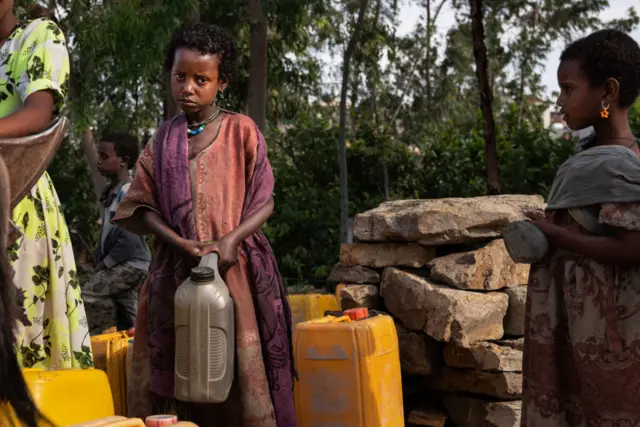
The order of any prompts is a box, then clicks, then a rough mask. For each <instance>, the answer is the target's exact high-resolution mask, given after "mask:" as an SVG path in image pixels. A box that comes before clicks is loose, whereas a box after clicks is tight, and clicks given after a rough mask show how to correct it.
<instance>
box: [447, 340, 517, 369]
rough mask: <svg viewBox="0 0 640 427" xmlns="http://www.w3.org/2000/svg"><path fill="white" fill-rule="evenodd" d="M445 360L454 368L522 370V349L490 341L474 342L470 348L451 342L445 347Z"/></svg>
mask: <svg viewBox="0 0 640 427" xmlns="http://www.w3.org/2000/svg"><path fill="white" fill-rule="evenodd" d="M444 361H445V363H446V364H447V365H448V366H451V367H452V368H461V369H475V370H480V371H506V372H521V371H522V351H520V350H515V349H513V348H511V347H501V346H499V345H497V344H493V343H490V342H479V343H474V344H471V347H469V348H464V347H459V346H457V345H456V344H454V343H449V344H447V346H446V347H445V349H444Z"/></svg>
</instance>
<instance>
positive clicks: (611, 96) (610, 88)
mask: <svg viewBox="0 0 640 427" xmlns="http://www.w3.org/2000/svg"><path fill="white" fill-rule="evenodd" d="M603 86H604V93H605V95H604V101H606V102H607V103H609V104H611V105H615V104H617V102H618V98H619V97H620V82H619V81H618V80H617V79H614V78H612V77H611V78H608V79H607V80H605V82H604V85H603Z"/></svg>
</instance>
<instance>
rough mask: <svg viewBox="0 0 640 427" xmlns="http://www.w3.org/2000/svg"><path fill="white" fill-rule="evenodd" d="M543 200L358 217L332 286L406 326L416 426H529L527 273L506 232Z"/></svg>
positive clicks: (425, 205)
mask: <svg viewBox="0 0 640 427" xmlns="http://www.w3.org/2000/svg"><path fill="white" fill-rule="evenodd" d="M543 209H544V202H543V199H542V198H541V197H539V196H520V195H504V196H489V197H478V198H470V199H439V200H405V201H394V202H387V203H383V204H382V205H380V206H379V207H378V208H376V209H373V210H371V211H368V212H365V213H363V214H361V215H358V216H356V218H355V221H354V237H355V238H356V239H357V242H358V243H354V244H349V245H343V246H342V247H341V249H340V263H339V264H338V265H336V266H335V268H334V269H333V271H332V273H331V276H330V278H329V280H330V281H331V282H334V283H337V282H340V283H345V284H347V285H348V286H347V287H345V288H344V289H342V291H341V297H342V301H343V307H344V308H352V307H368V308H373V309H379V310H383V311H386V312H388V313H390V314H391V315H393V316H394V317H395V319H396V326H397V331H398V338H399V343H400V358H401V363H402V374H403V389H404V401H405V406H406V414H407V420H408V423H407V424H408V425H420V426H434V427H441V426H443V425H445V423H447V425H456V426H459V427H516V426H519V425H520V406H521V403H520V398H521V396H522V346H523V341H524V340H523V338H522V336H523V333H524V306H525V297H526V283H527V279H528V274H529V268H528V266H527V265H522V264H515V263H514V262H513V261H512V260H511V258H510V257H509V255H508V254H507V252H506V249H505V247H504V242H503V241H502V239H501V238H500V237H501V232H502V230H503V229H504V227H506V226H507V225H508V224H509V223H510V222H512V221H516V220H521V219H525V218H526V217H527V215H528V214H531V213H538V214H539V213H541V212H542V211H543Z"/></svg>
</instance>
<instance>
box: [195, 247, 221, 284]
mask: <svg viewBox="0 0 640 427" xmlns="http://www.w3.org/2000/svg"><path fill="white" fill-rule="evenodd" d="M219 258H220V255H219V254H218V253H217V252H209V253H208V254H206V255H205V256H203V257H202V259H200V264H198V267H209V268H212V269H213V271H215V272H216V277H218V278H219V277H220V273H219V272H218V259H219Z"/></svg>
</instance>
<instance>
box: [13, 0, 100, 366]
mask: <svg viewBox="0 0 640 427" xmlns="http://www.w3.org/2000/svg"><path fill="white" fill-rule="evenodd" d="M12 9H13V2H12V1H2V2H0V42H1V43H2V45H1V46H0V138H15V137H21V136H27V135H31V134H35V133H38V132H41V131H43V130H44V129H46V128H47V127H48V126H49V124H50V123H51V120H52V118H55V117H56V116H57V115H59V114H60V112H61V109H62V107H63V105H64V98H65V95H66V92H67V87H68V81H69V54H68V52H67V48H66V42H65V37H64V35H63V33H62V31H60V29H59V28H58V26H57V25H56V24H55V23H54V22H52V21H50V20H47V19H36V20H33V21H30V22H18V20H17V19H16V17H15V15H14V14H13V10H12ZM12 220H13V223H14V225H15V226H16V227H17V228H18V230H19V231H20V234H21V235H20V236H19V237H18V239H17V240H16V241H15V242H14V243H13V244H12V245H11V246H10V247H9V257H10V259H11V262H12V265H13V269H14V271H15V273H14V274H15V275H14V282H15V284H16V286H17V287H18V301H19V302H20V301H22V306H23V310H22V316H21V322H19V324H18V325H17V334H18V335H17V341H18V345H19V348H18V358H19V361H20V363H21V366H22V367H23V368H38V369H65V368H87V367H90V366H92V365H93V357H92V354H91V344H90V338H89V330H88V327H87V319H86V315H85V310H84V306H83V304H82V298H81V295H80V284H79V282H78V279H77V276H76V265H75V260H74V256H73V250H72V247H71V240H70V238H69V230H68V228H67V225H66V223H65V220H64V217H63V215H62V210H61V207H60V202H59V200H58V196H57V194H56V191H55V189H54V187H53V184H52V183H51V179H50V178H49V175H48V174H47V173H46V172H45V173H44V174H43V176H42V177H41V178H40V179H39V181H38V182H37V184H36V185H35V186H34V187H33V188H32V189H31V192H30V193H29V194H27V196H26V197H25V198H24V199H23V200H22V201H21V202H19V203H18V205H17V206H16V207H15V208H14V209H13V213H12Z"/></svg>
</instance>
